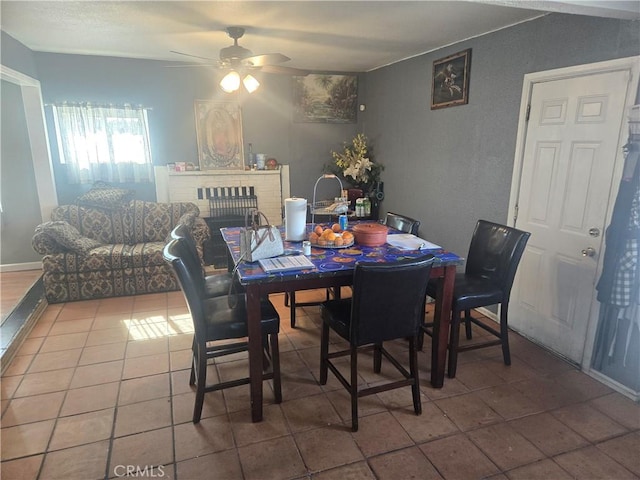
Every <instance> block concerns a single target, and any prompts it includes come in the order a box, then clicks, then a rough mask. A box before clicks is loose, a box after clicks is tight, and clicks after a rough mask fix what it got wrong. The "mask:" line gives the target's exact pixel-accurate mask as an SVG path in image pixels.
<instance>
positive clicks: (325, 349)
mask: <svg viewBox="0 0 640 480" xmlns="http://www.w3.org/2000/svg"><path fill="white" fill-rule="evenodd" d="M328 355H329V325H327V324H326V323H325V322H322V332H321V334H320V385H326V384H327V372H328V370H329V366H328V364H327V362H328V360H327V356H328Z"/></svg>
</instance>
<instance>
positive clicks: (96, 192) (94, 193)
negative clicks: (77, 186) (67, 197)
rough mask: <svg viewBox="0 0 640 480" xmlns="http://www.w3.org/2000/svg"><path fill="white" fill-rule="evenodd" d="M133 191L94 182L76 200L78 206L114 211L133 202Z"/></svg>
mask: <svg viewBox="0 0 640 480" xmlns="http://www.w3.org/2000/svg"><path fill="white" fill-rule="evenodd" d="M135 193H136V192H135V191H134V190H126V189H124V188H117V187H113V186H111V185H109V184H108V183H104V182H96V183H94V184H93V186H92V187H91V190H89V191H88V192H87V193H85V194H83V195H80V196H79V197H78V198H77V199H76V203H77V204H78V205H82V206H85V207H95V208H104V209H106V210H114V209H120V208H125V207H127V206H128V205H129V202H130V201H131V200H133V196H134V195H135Z"/></svg>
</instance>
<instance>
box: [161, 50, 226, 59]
mask: <svg viewBox="0 0 640 480" xmlns="http://www.w3.org/2000/svg"><path fill="white" fill-rule="evenodd" d="M169 51H170V52H171V53H177V54H178V55H184V56H186V57H193V58H201V59H202V60H214V61H215V58H210V57H200V56H199V55H191V54H190V53H184V52H176V51H175V50H169Z"/></svg>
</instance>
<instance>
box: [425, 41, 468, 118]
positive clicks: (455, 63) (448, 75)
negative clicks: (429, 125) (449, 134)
mask: <svg viewBox="0 0 640 480" xmlns="http://www.w3.org/2000/svg"><path fill="white" fill-rule="evenodd" d="M470 64H471V49H470V48H469V49H468V50H463V51H462V52H458V53H454V54H453V55H449V56H448V57H445V58H441V59H440V60H436V61H435V62H433V76H432V80H431V81H432V83H431V110H434V109H436V108H446V107H453V106H456V105H466V104H467V103H469V67H470Z"/></svg>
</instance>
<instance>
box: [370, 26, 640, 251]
mask: <svg viewBox="0 0 640 480" xmlns="http://www.w3.org/2000/svg"><path fill="white" fill-rule="evenodd" d="M467 48H471V49H472V53H471V72H470V86H469V104H468V105H462V106H457V107H450V108H446V109H441V110H431V109H430V104H431V103H430V102H431V94H430V86H431V76H432V73H431V69H432V64H433V61H434V60H436V59H439V58H442V57H445V56H447V55H451V54H453V53H456V52H459V51H461V50H465V49H467ZM638 54H640V28H639V25H638V22H632V21H618V20H609V19H600V18H592V17H583V16H568V15H555V14H554V15H548V16H546V17H543V18H540V19H537V20H535V21H531V22H528V23H524V24H521V25H517V26H514V27H511V28H509V29H505V30H501V31H498V32H495V33H493V34H490V35H486V36H483V37H480V38H476V39H472V40H469V41H465V42H462V43H459V44H456V45H453V46H450V47H447V48H445V49H442V50H439V51H437V52H433V53H430V54H427V55H423V56H420V57H417V58H413V59H410V60H407V61H404V62H401V63H398V64H395V65H392V66H389V67H387V68H383V69H380V70H377V71H374V72H371V73H369V74H367V96H366V98H367V111H366V112H365V114H364V118H363V124H364V125H365V128H366V132H367V134H368V135H369V136H370V137H371V138H372V139H373V140H374V142H375V145H376V152H377V158H378V160H380V161H381V162H382V163H384V164H385V166H386V169H385V171H384V174H383V177H384V183H385V193H386V195H387V196H386V199H385V201H384V203H383V207H384V209H385V210H386V211H396V212H402V213H405V214H407V215H409V216H411V217H414V218H417V219H419V220H421V221H422V227H421V229H420V233H421V235H422V236H424V237H425V238H428V239H430V240H432V241H434V242H435V243H439V244H441V245H443V246H445V247H446V248H448V249H450V250H452V251H455V252H456V253H459V254H461V255H466V253H467V250H468V245H469V240H470V237H471V233H472V231H473V228H474V226H475V223H476V221H477V220H478V219H480V218H484V219H487V220H492V221H498V222H507V221H508V219H507V210H508V205H509V195H510V187H511V175H512V172H513V162H514V153H515V145H516V130H517V127H518V121H519V119H518V114H519V109H520V97H521V94H522V81H523V77H524V75H525V74H527V73H531V72H536V71H543V70H549V69H554V68H560V67H567V66H571V65H580V64H587V63H592V62H598V61H603V60H609V59H613V58H622V57H628V56H632V55H638Z"/></svg>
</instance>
